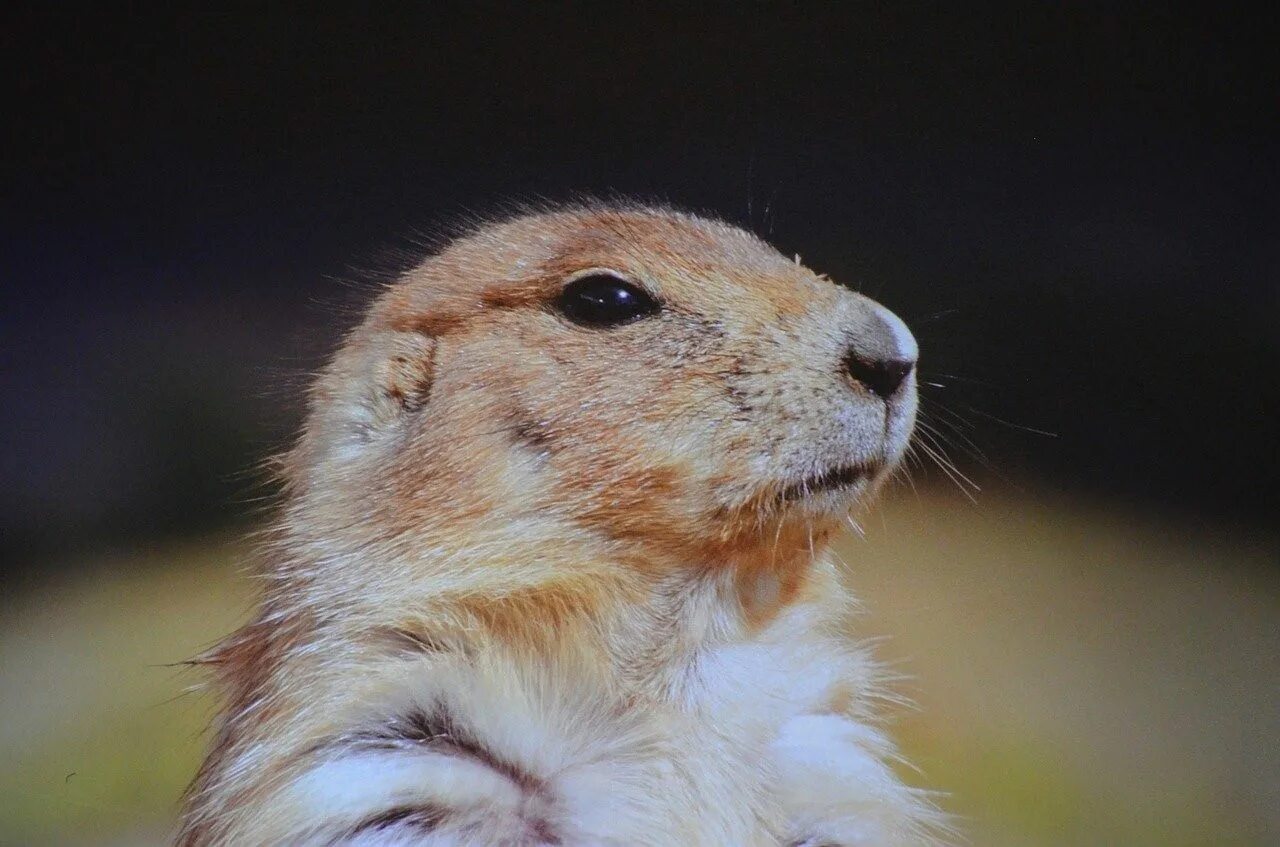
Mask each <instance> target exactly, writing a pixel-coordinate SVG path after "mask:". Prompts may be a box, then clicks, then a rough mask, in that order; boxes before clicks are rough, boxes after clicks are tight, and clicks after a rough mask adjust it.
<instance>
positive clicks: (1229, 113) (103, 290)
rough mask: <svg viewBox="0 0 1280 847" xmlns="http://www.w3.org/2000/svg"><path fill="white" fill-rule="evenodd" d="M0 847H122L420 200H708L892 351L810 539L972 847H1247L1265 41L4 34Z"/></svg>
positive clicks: (577, 14) (1267, 559)
mask: <svg viewBox="0 0 1280 847" xmlns="http://www.w3.org/2000/svg"><path fill="white" fill-rule="evenodd" d="M6 17H8V18H9V21H8V23H7V24H6V25H5V26H3V27H2V28H0V39H3V43H4V48H5V49H4V50H3V58H2V59H0V61H3V62H4V63H5V64H6V65H7V66H8V67H7V68H6V73H5V80H6V83H5V87H6V88H7V89H8V90H9V93H10V95H11V97H10V103H11V105H10V106H9V108H7V109H5V115H6V118H7V120H6V121H5V124H6V125H7V126H8V127H9V128H8V129H7V130H3V134H2V135H0V138H3V143H4V145H5V147H4V155H3V157H2V159H0V169H2V171H0V172H2V174H3V183H2V185H3V192H2V193H0V216H2V217H0V223H2V226H0V274H2V275H3V276H2V278H3V280H4V285H3V287H2V288H0V302H2V303H3V311H2V312H0V327H2V328H3V338H4V345H3V349H4V355H3V358H2V359H0V473H2V475H3V476H2V479H3V483H4V484H3V485H0V576H2V578H3V586H4V589H3V592H2V594H0V757H3V759H4V761H5V762H6V763H7V767H6V768H5V769H4V772H3V773H2V774H0V844H6V845H7V844H14V845H19V844H21V845H28V844H30V845H36V844H59V845H61V844H79V845H109V844H111V845H133V844H149V843H161V842H162V841H163V839H164V837H165V835H166V833H167V831H168V827H169V826H170V823H171V820H172V815H173V812H174V809H175V805H176V801H177V797H178V795H179V793H180V792H181V790H182V787H183V786H184V784H185V782H186V780H187V779H188V778H189V777H190V775H191V774H192V772H193V770H194V767H195V764H196V762H197V760H198V757H199V755H200V750H201V746H202V744H203V738H202V735H201V733H202V729H203V726H204V722H205V721H206V720H207V717H208V714H209V709H210V703H209V701H208V700H207V699H206V698H205V697H204V696H203V695H200V694H198V693H190V692H189V689H190V688H191V686H193V685H194V684H195V683H197V682H198V681H199V678H198V677H197V676H193V675H192V674H190V673H189V672H187V671H185V670H183V669H181V668H180V667H175V666H174V663H177V662H180V661H181V660H183V659H185V658H187V657H189V656H191V655H193V654H194V653H196V652H197V651H199V650H200V649H202V648H203V647H205V646H207V645H208V644H209V643H210V642H211V641H212V640H213V639H215V638H217V637H218V636H219V635H221V634H223V633H225V632H227V631H228V630H229V629H231V628H232V627H233V626H235V624H236V623H237V622H238V621H239V620H241V619H242V618H243V617H244V616H245V615H246V614H247V611H248V608H249V604H250V600H251V585H250V583H249V581H248V580H247V579H245V578H243V577H242V575H240V574H239V572H238V568H240V567H241V566H242V565H243V564H244V563H245V561H246V556H245V549H246V547H245V544H244V543H243V542H242V541H241V540H240V539H241V538H242V537H243V535H244V533H245V532H246V531H247V530H248V529H250V528H252V527H253V526H255V525H258V524H259V523H260V522H261V521H262V520H263V518H264V513H263V510H264V508H265V506H266V505H267V504H269V501H270V495H271V489H270V486H269V485H267V484H265V483H264V481H263V480H262V479H261V478H260V476H259V474H258V473H257V471H256V470H255V468H256V467H257V463H258V462H259V461H260V460H261V459H262V458H264V457H265V456H267V455H269V454H271V453H273V452H275V451H277V450H279V449H280V448H282V447H283V446H285V445H286V444H287V443H288V440H289V437H290V434H291V433H292V432H293V430H294V429H295V427H296V426H297V424H298V421H299V416H300V412H301V405H300V397H301V391H302V388H303V386H305V384H306V381H307V375H308V374H309V373H311V372H312V371H314V369H315V368H316V367H318V366H319V364H321V363H322V362H323V361H324V358H325V356H326V355H327V353H328V352H329V351H330V350H331V349H332V348H333V346H334V344H335V343H336V342H337V340H338V338H339V335H340V333H341V331H342V330H343V329H344V328H346V327H348V326H350V325H351V324H352V323H353V321H354V320H355V318H356V316H357V315H358V310H359V307H360V305H361V304H362V303H364V302H365V301H366V300H367V298H368V295H369V292H370V290H371V289H372V287H373V286H374V285H376V284H377V283H378V282H379V281H381V280H385V279H387V278H388V277H390V276H391V275H393V274H394V273H395V272H396V271H397V270H398V269H400V268H402V267H404V266H405V265H406V264H407V263H408V262H410V261H412V259H413V258H414V257H417V256H421V255H422V253H423V251H424V250H425V249H426V247H424V245H425V244H427V243H429V242H430V241H431V239H432V238H433V237H434V234H435V233H437V232H438V231H439V230H440V228H441V227H442V226H447V225H448V224H449V222H450V221H452V220H455V219H457V218H458V217H459V216H460V215H465V214H471V213H480V214H487V213H492V212H495V211H500V210H501V209H502V208H503V207H504V204H507V203H509V202H510V201H513V200H515V201H519V200H536V199H540V198H546V199H551V200H557V199H572V198H573V197H574V196H576V195H577V194H579V193H587V194H593V195H597V196H606V197H607V196H612V195H614V194H617V195H622V196H627V197H633V198H640V199H651V200H659V201H664V202H669V203H672V204H675V205H678V206H681V207H686V208H691V209H695V210H704V211H707V212H709V213H712V214H715V215H718V216H721V217H724V218H727V219H729V220H732V221H736V222H738V223H741V224H743V225H745V226H748V227H751V228H752V229H754V230H755V231H757V232H758V233H760V234H761V235H763V236H765V237H767V238H768V239H769V240H771V241H772V242H774V243H775V244H777V245H778V247H779V248H780V249H781V250H783V251H784V252H786V253H799V254H801V255H802V256H803V258H804V260H805V262H806V264H809V265H810V266H811V267H813V268H815V269H818V270H820V271H825V272H827V273H829V274H830V275H831V276H832V277H833V278H835V279H837V280H839V281H841V282H843V283H846V284H850V285H853V286H855V287H857V288H859V289H860V290H862V291H864V292H865V293H868V294H870V295H872V296H874V297H876V298H878V299H880V300H882V301H883V302H884V303H885V304H886V305H888V306H890V307H891V308H893V309H894V310H896V311H897V312H898V313H899V314H900V315H902V316H903V317H904V318H906V320H907V322H908V323H909V324H910V325H911V326H912V327H913V328H914V329H915V330H916V332H917V335H918V336H919V338H920V341H921V347H922V349H923V359H922V366H921V368H922V374H923V381H924V383H925V385H924V386H923V387H922V391H923V397H924V405H923V410H924V418H923V423H924V427H922V430H921V435H920V438H921V441H922V444H923V445H925V446H927V447H928V448H929V449H931V450H935V451H938V452H940V453H945V454H946V455H947V456H949V461H950V462H951V463H953V464H954V467H951V468H947V469H945V471H944V470H943V469H940V468H939V467H938V466H937V465H936V464H934V463H931V462H928V461H926V462H925V463H923V464H922V465H921V466H919V467H915V468H913V469H912V473H911V480H910V482H909V483H908V482H906V481H904V482H903V483H902V484H901V485H899V486H898V487H897V488H895V489H894V490H893V491H892V492H890V495H889V496H888V497H887V498H886V502H885V503H884V504H883V507H882V508H881V509H879V510H878V511H877V512H876V513H875V514H874V516H873V517H872V519H871V520H870V521H869V522H868V526H867V537H866V538H865V539H853V538H851V539H848V540H846V541H844V542H842V544H841V548H840V552H841V555H842V557H843V558H844V560H845V562H846V563H847V565H848V573H849V579H850V581H851V582H852V584H853V585H854V587H855V589H856V590H857V591H858V592H859V594H860V596H861V597H862V598H863V599H864V601H865V607H866V609H865V611H864V613H863V614H862V615H861V616H859V617H858V618H857V619H856V620H855V621H854V622H853V623H852V624H851V627H852V629H853V630H854V631H855V632H856V633H857V634H859V635H864V636H885V637H886V638H885V640H884V641H883V642H882V644H881V645H880V648H879V649H880V652H881V654H882V655H883V656H884V657H885V658H886V659H888V660H889V661H891V662H893V664H894V666H895V667H896V668H897V669H898V670H899V671H900V672H901V673H902V674H903V675H904V677H906V679H905V680H904V682H903V683H902V686H901V687H902V691H903V692H904V693H905V694H907V695H909V696H910V697H912V698H913V699H914V700H915V701H916V702H917V703H918V705H919V708H918V709H917V710H914V711H910V712H908V713H906V714H904V715H903V716H902V718H901V720H900V721H899V725H898V729H897V731H898V734H899V735H900V737H901V738H902V740H903V743H904V746H905V747H906V748H907V750H908V752H909V754H910V757H911V758H912V760H913V762H914V763H915V764H916V765H918V767H919V772H918V773H916V774H913V775H912V777H911V778H912V779H913V780H914V781H916V782H917V783H918V784H922V785H926V786H929V787H932V788H934V789H937V790H938V791H940V792H943V794H942V796H941V803H942V804H943V805H944V806H945V807H946V808H947V809H948V810H950V811H952V812H953V813H954V814H955V815H956V816H957V817H958V819H959V820H960V826H961V829H962V830H964V831H966V832H967V833H968V835H969V839H970V841H971V842H972V843H973V844H976V845H1101V844H1126V845H1246V844H1247V845H1265V844H1277V843H1280V705H1278V694H1280V658H1278V657H1280V627H1277V622H1278V621H1280V535H1278V532H1277V528H1276V525H1275V519H1274V515H1275V507H1276V495H1277V489H1278V482H1280V473H1278V470H1280V469H1278V468H1277V458H1276V432H1277V426H1276V422H1277V418H1276V413H1277V410H1278V407H1280V403H1278V402H1277V401H1278V400H1280V378H1278V377H1280V339H1278V334H1277V332H1276V327H1277V319H1278V318H1280V280H1278V278H1277V270H1278V268H1280V208H1278V204H1277V189H1278V188H1280V185H1278V180H1277V167H1278V164H1277V163H1278V162H1280V157H1278V156H1277V154H1278V153H1280V132H1278V127H1280V121H1278V118H1280V109H1277V100H1276V92H1277V90H1280V85H1278V84H1280V79H1278V76H1280V73H1278V71H1277V69H1278V68H1280V63H1277V62H1276V56H1275V47H1274V45H1275V43H1276V37H1277V34H1278V33H1277V27H1276V13H1275V12H1274V11H1272V12H1270V13H1268V16H1267V17H1258V18H1246V17H1245V16H1243V15H1236V14H1230V13H1227V12H1224V11H1222V10H1221V9H1215V10H1214V11H1213V12H1212V13H1207V12H1206V13H1203V14H1196V13H1192V12H1186V11H1181V12H1178V13H1175V12H1173V11H1170V10H1167V9H1166V10H1159V9H1147V10H1145V11H1142V12H1134V13H1125V14H1119V13H1117V12H1115V11H1114V10H1111V9H1107V8H1105V7H1101V6H1090V5H1086V4H1070V5H1069V6H1054V7H1041V8H1029V7H1024V8H1017V7H1015V8H1009V9H1003V10H999V11H992V10H986V11H980V10H973V9H961V8H957V9H953V10H950V11H947V10H941V11H940V10H929V9H923V8H908V7H906V6H896V5H895V6H891V7H887V8H886V7H883V6H879V5H863V4H858V5H854V4H849V5H842V6H835V5H825V4H823V5H818V4H814V5H811V6H802V5H797V4H782V3H766V2H752V3H740V4H706V5H701V6H698V7H696V8H686V7H685V6H683V5H679V4H654V5H647V4H646V5H640V6H635V5H627V6H626V7H612V6H610V7H605V6H602V5H595V4H572V3H567V4H553V5H544V4H537V5H530V6H529V7H525V6H517V5H514V4H512V5H506V4H490V3H479V4H476V3H471V4H466V5H464V6H452V5H440V4H432V5H424V6H422V7H412V8H411V9H409V10H405V11H403V12H396V13H391V12H389V11H382V12H376V13H375V12H371V11H368V10H358V11H352V12H349V13H346V14H342V13H337V12H332V11H326V12H324V13H320V12H318V11H317V10H316V9H304V8H289V7H286V6H284V5H279V6H276V5H273V6H272V7H271V8H255V9H252V10H246V11H245V12H244V13H232V12H216V13H215V12H201V13H189V12H182V11H178V10H175V9H171V8H161V9H154V10H146V9H144V8H143V7H142V6H140V5H134V4H124V5H121V6H118V7H116V8H114V9H107V8H105V7H103V8H98V9H96V10H94V11H92V12H90V11H86V10H76V11H74V12H72V11H70V10H69V7H67V10H65V11H37V10H35V9H32V8H27V9H25V10H24V9H18V10H16V11H15V10H12V9H11V10H10V11H9V12H7V13H6Z"/></svg>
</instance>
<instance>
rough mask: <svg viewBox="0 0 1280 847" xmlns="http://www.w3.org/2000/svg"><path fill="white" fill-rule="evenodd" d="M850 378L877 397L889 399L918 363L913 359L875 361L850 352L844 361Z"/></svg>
mask: <svg viewBox="0 0 1280 847" xmlns="http://www.w3.org/2000/svg"><path fill="white" fill-rule="evenodd" d="M844 366H845V370H847V371H848V372H849V376H851V377H853V378H854V379H855V380H857V381H858V382H860V383H862V384H863V385H865V386H866V387H867V390H868V391H870V392H871V393H872V394H875V395H876V396H877V397H883V398H885V399H888V398H889V397H892V396H893V395H894V394H895V393H897V391H898V389H899V388H900V387H901V386H902V382H903V380H905V379H906V378H907V376H908V375H910V373H911V370H912V368H914V367H915V366H916V363H915V361H914V360H912V359H873V358H868V357H864V356H859V355H858V354H857V353H855V352H854V351H852V350H850V351H849V355H847V356H845V359H844Z"/></svg>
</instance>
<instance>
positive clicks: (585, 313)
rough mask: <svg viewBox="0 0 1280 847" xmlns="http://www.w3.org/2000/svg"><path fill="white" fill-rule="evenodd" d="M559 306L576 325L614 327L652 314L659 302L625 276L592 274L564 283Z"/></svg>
mask: <svg viewBox="0 0 1280 847" xmlns="http://www.w3.org/2000/svg"><path fill="white" fill-rule="evenodd" d="M556 308H558V309H559V310H560V311H561V312H562V313H563V314H564V316H565V317H566V318H568V319H569V320H571V321H573V322H574V323H576V324H581V325H582V326H591V327H613V326H621V325H622V324H626V323H631V322H632V321H636V320H639V319H640V318H644V317H648V316H649V315H652V314H654V313H655V312H657V311H658V309H659V308H660V307H659V306H658V302H657V301H656V300H654V299H653V298H652V297H650V296H649V295H648V294H646V293H645V292H644V290H643V289H641V288H639V287H637V286H635V285H632V284H631V283H629V282H627V281H626V280H625V279H622V278H620V277H616V276H614V275H613V274H607V273H593V274H590V275H589V276H584V277H580V278H579V279H575V280H574V281H573V282H571V283H569V284H568V285H566V286H565V288H564V291H562V292H560V296H559V297H558V298H556Z"/></svg>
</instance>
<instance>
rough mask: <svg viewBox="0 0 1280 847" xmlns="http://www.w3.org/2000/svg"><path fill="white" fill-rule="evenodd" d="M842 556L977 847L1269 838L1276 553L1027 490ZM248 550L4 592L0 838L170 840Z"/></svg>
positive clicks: (919, 514) (929, 500) (69, 572)
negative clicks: (212, 665)
mask: <svg viewBox="0 0 1280 847" xmlns="http://www.w3.org/2000/svg"><path fill="white" fill-rule="evenodd" d="M865 529H866V533H867V535H866V538H865V539H859V538H855V537H850V538H848V539H846V540H844V541H842V542H841V543H840V545H839V548H838V549H839V553H840V556H841V558H842V560H843V561H844V562H845V564H846V566H847V571H848V577H849V580H850V582H851V584H852V585H853V587H854V588H855V590H856V592H857V595H858V597H859V598H860V600H861V602H862V604H863V609H862V611H861V612H860V614H859V615H858V616H857V618H856V619H855V620H854V622H853V625H852V626H853V629H854V631H855V633H856V635H857V636H859V637H874V638H880V639H882V641H881V642H880V644H879V646H878V652H879V654H880V656H881V657H882V658H884V659H885V660H886V661H888V662H890V663H891V664H892V666H893V668H894V670H895V671H897V672H899V673H900V674H902V675H903V677H904V679H903V681H902V682H900V683H899V686H898V688H899V691H900V692H901V693H903V694H905V695H907V696H908V697H910V698H911V699H912V700H914V701H915V703H916V708H914V709H911V710H904V711H903V712H902V713H901V714H899V715H898V717H897V726H896V734H897V735H898V736H899V738H900V740H901V742H902V744H903V746H904V747H905V749H906V751H907V753H908V755H909V758H910V760H911V761H912V763H913V764H914V765H915V766H916V767H917V768H918V773H915V774H912V775H910V778H911V779H912V780H913V781H915V782H916V783H918V784H920V785H923V786H927V787H930V788H933V789H936V790H937V791H939V792H940V802H941V804H942V805H943V806H944V807H945V808H946V809H947V810H948V811H950V812H952V813H953V814H954V815H956V817H957V822H958V826H959V828H960V830H961V831H962V832H963V833H964V834H965V836H966V838H967V839H968V841H969V843H972V844H974V845H990V847H1006V846H1007V847H1015V845H1020V846H1023V845H1024V846H1025V847H1032V845H1046V846H1047V845H1081V847H1084V845H1135V847H1136V845H1152V847H1157V845H1159V847H1183V846H1184V845H1185V847H1191V845H1204V847H1209V846H1210V845H1214V846H1215V847H1217V845H1268V844H1275V843H1278V841H1277V838H1278V837H1280V708H1278V703H1280V700H1278V698H1277V692H1278V691H1280V663H1278V662H1277V656H1280V631H1278V630H1277V627H1276V620H1277V612H1280V571H1278V570H1277V569H1276V568H1275V563H1276V562H1277V559H1278V558H1280V544H1278V543H1277V539H1276V537H1275V536H1274V535H1266V534H1260V533H1258V532H1256V531H1254V532H1247V531H1229V530H1227V529H1225V528H1222V527H1218V528H1211V527H1205V526H1202V525H1196V524H1195V523H1194V522H1192V521H1183V522H1170V521H1168V520H1163V521H1162V520H1157V519H1154V518H1151V517H1147V516H1143V515H1140V514H1133V513H1128V512H1126V511H1124V510H1122V509H1108V508H1104V507H1101V506H1098V505H1094V504H1090V505H1088V506H1085V505H1082V504H1080V503H1078V502H1071V501H1068V500H1063V499H1049V498H1047V497H1043V496H1037V495H1035V494H1033V493H1027V492H1021V493H1018V492H1014V491H1012V490H1005V491H1004V492H1001V493H997V494H989V495H980V496H979V498H978V502H977V503H976V504H975V503H971V502H969V501H968V500H966V499H964V498H962V497H961V496H960V495H959V494H953V493H948V492H946V491H945V490H936V491H935V490H929V491H921V492H918V493H917V492H912V491H911V490H910V489H909V488H905V489H900V490H898V491H897V492H895V493H894V494H893V495H892V496H890V498H889V499H888V502H886V503H884V504H883V505H882V506H881V507H880V508H878V509H877V510H876V511H875V512H874V513H872V515H871V516H870V517H869V519H868V520H867V521H866V526H865ZM244 560H245V548H244V546H243V545H242V544H241V543H240V542H239V541H237V540H236V539H234V538H231V537H220V536H219V537H210V538H201V539H193V540H191V541H190V542H186V543H173V544H167V545H165V546H161V547H156V548H152V549H137V550H130V551H121V552H117V553H115V554H112V555H110V556H107V557H102V558H95V559H93V560H91V561H77V562H74V563H67V564H68V566H67V567H65V568H62V569H60V570H62V571H63V572H64V573H65V574H66V575H65V576H63V577H60V578H57V579H55V580H54V581H52V582H50V583H48V584H47V585H44V586H42V587H41V588H40V590H39V591H38V592H36V593H30V592H29V593H25V594H17V595H13V594H10V595H6V596H5V598H4V601H3V603H4V610H3V611H4V614H3V624H2V625H0V714H2V715H3V716H4V718H3V722H2V723H0V756H3V759H4V761H5V762H6V767H5V769H4V771H3V775H2V776H0V783H2V785H0V843H2V844H6V845H10V844H11V845H122V847H123V845H147V844H160V843H163V841H164V838H165V836H166V834H167V832H168V828H169V826H170V823H171V818H172V816H173V813H174V810H175V804H176V801H177V798H178V796H179V794H180V792H181V790H182V788H183V785H184V784H185V782H186V780H187V779H188V778H189V777H190V776H191V774H192V772H193V770H194V768H195V766H196V762H197V760H198V757H199V755H200V752H201V748H202V743H203V739H202V730H203V727H204V725H205V722H206V720H207V717H208V714H209V706H210V703H209V700H208V699H207V698H206V696H205V695H203V694H200V693H193V692H192V687H193V686H195V685H196V684H197V683H198V682H199V677H198V675H196V674H195V673H194V672H192V671H189V670H187V669H185V668H183V667H181V666H180V665H176V664H175V663H179V662H181V661H182V660H183V659H185V658H187V657H190V656H192V655H193V654H195V653H196V652H197V651H199V650H200V649H202V648H203V647H205V646H207V645H208V644H209V643H210V642H211V641H212V640H213V639H215V638H217V637H218V636H219V635H221V634H223V633H226V632H227V631H228V630H229V629H230V628H231V627H233V626H234V625H235V624H236V623H237V621H239V620H241V619H242V618H243V617H244V615H245V614H246V613H247V610H248V608H249V603H250V596H251V591H252V581H251V580H250V579H248V578H247V576H246V575H244V574H243V573H240V572H239V569H240V567H241V565H242V564H243V562H244Z"/></svg>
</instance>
